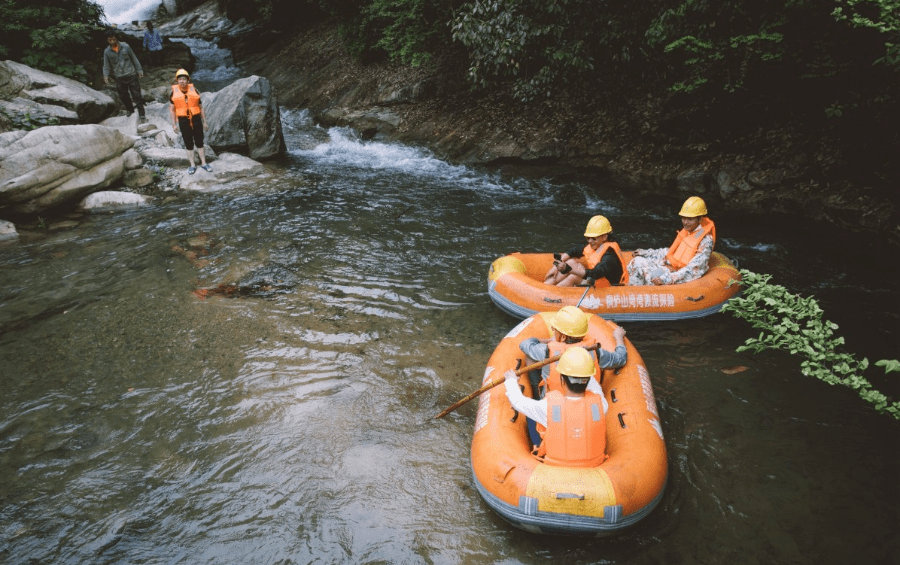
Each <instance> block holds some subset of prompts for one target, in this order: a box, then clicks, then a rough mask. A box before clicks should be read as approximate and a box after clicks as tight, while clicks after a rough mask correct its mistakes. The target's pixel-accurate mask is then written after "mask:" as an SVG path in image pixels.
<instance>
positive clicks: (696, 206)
mask: <svg viewBox="0 0 900 565" xmlns="http://www.w3.org/2000/svg"><path fill="white" fill-rule="evenodd" d="M678 215H679V216H684V217H685V218H696V217H697V216H705V215H706V202H704V201H703V199H702V198H700V197H699V196H691V197H690V198H688V199H687V200H685V201H684V206H682V207H681V212H678Z"/></svg>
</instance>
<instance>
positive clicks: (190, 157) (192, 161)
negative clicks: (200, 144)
mask: <svg viewBox="0 0 900 565" xmlns="http://www.w3.org/2000/svg"><path fill="white" fill-rule="evenodd" d="M187 154H188V161H190V162H191V166H192V167H195V166H196V165H195V164H194V150H193V149H188V150H187Z"/></svg>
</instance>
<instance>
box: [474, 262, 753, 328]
mask: <svg viewBox="0 0 900 565" xmlns="http://www.w3.org/2000/svg"><path fill="white" fill-rule="evenodd" d="M622 255H623V257H624V259H625V261H630V260H631V257H632V253H631V252H629V251H623V252H622ZM552 264H553V254H551V253H512V254H510V255H506V256H505V257H501V258H499V259H497V260H496V261H494V262H493V263H491V267H490V269H489V270H488V294H489V295H490V297H491V300H493V301H494V303H495V304H496V305H497V306H499V307H500V309H501V310H503V311H504V312H506V313H507V314H509V315H510V316H513V317H514V318H519V319H522V318H527V317H528V316H531V315H533V314H536V313H537V312H545V311H548V310H553V311H556V310H559V309H560V308H562V307H563V306H576V305H578V307H579V308H581V309H582V310H584V311H585V312H590V313H592V314H600V315H602V316H603V317H604V318H606V319H609V320H616V321H662V320H681V319H685V318H699V317H702V316H708V315H710V314H714V313H716V312H718V311H719V310H721V309H722V306H723V305H724V304H725V302H726V301H728V299H729V298H734V297H735V296H738V295H739V294H740V293H741V285H740V280H741V274H740V272H739V271H738V269H737V267H735V266H734V264H733V263H732V262H731V261H730V260H728V258H727V257H725V256H724V255H722V254H721V253H716V252H713V254H712V256H711V257H710V259H709V270H708V271H707V272H706V274H705V275H703V276H702V277H700V278H699V279H697V280H694V281H690V282H686V283H683V284H671V285H661V286H654V285H646V286H609V287H595V288H592V289H590V290H588V291H587V293H586V294H585V290H586V289H585V288H584V287H558V286H552V285H546V284H544V282H543V281H544V275H545V274H546V273H547V271H548V270H549V269H550V267H551V266H552ZM582 297H583V298H582ZM579 301H580V304H579Z"/></svg>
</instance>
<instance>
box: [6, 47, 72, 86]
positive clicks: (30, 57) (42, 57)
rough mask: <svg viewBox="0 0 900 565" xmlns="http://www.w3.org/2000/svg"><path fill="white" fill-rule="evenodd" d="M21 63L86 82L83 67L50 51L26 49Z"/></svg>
mask: <svg viewBox="0 0 900 565" xmlns="http://www.w3.org/2000/svg"><path fill="white" fill-rule="evenodd" d="M22 62H23V63H25V64H26V65H28V66H29V67H32V68H34V69H40V70H42V71H47V72H48V73H53V74H55V75H61V76H64V77H68V78H70V79H73V80H78V81H81V82H87V78H88V77H87V71H86V70H85V69H84V67H83V66H81V65H76V64H75V63H73V62H72V60H71V59H69V58H68V57H64V56H62V55H60V54H58V53H55V52H52V51H36V50H34V49H26V50H25V52H24V53H23V55H22Z"/></svg>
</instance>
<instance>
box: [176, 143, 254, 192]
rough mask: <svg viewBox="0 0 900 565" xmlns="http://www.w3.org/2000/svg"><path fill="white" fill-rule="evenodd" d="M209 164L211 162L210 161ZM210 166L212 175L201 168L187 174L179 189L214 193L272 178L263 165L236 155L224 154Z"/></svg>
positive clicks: (182, 151)
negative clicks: (191, 173)
mask: <svg viewBox="0 0 900 565" xmlns="http://www.w3.org/2000/svg"><path fill="white" fill-rule="evenodd" d="M181 154H182V155H184V150H181ZM207 162H209V160H208V159H207ZM185 163H186V161H185ZM198 164H199V163H198ZM184 166H185V167H186V166H187V165H186V164H185V165H184ZM210 166H211V167H212V169H213V172H211V173H209V172H206V171H204V170H203V169H201V168H200V167H199V166H198V167H197V171H196V172H195V173H194V174H193V175H189V174H187V173H186V172H185V173H184V176H183V177H182V178H181V183H180V185H179V188H180V189H181V190H191V191H198V192H212V191H219V190H225V189H230V188H238V187H242V186H256V185H258V183H259V180H260V179H263V178H268V177H270V176H271V173H269V172H268V169H266V167H265V166H264V165H262V163H260V162H258V161H254V160H253V159H250V158H249V157H244V156H243V155H238V154H236V153H222V154H221V155H220V156H219V158H218V159H217V160H216V162H215V163H214V164H213V163H210Z"/></svg>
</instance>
